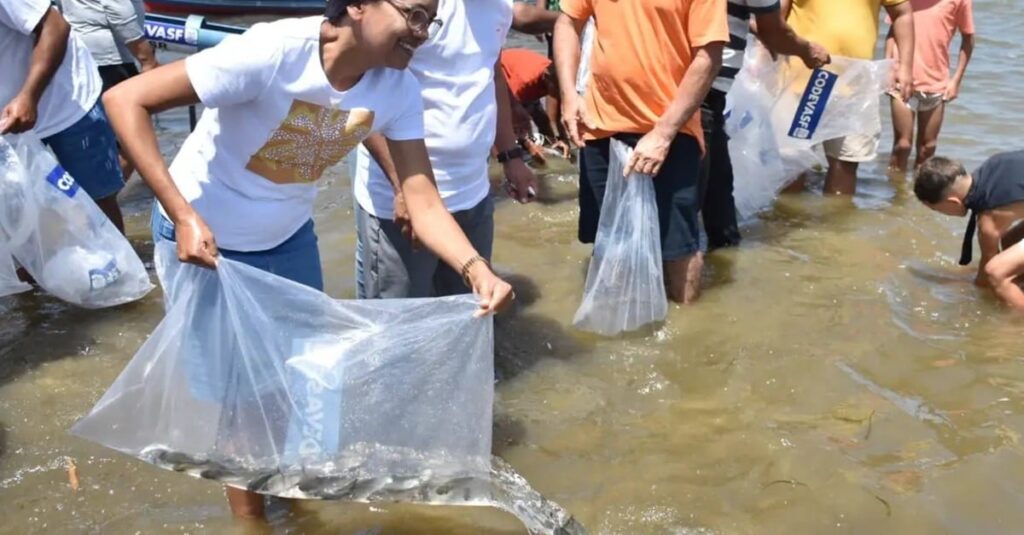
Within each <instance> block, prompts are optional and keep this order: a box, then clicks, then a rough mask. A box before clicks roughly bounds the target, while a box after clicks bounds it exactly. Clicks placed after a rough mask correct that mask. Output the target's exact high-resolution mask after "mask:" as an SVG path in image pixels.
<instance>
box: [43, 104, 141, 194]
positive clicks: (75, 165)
mask: <svg viewBox="0 0 1024 535" xmlns="http://www.w3.org/2000/svg"><path fill="white" fill-rule="evenodd" d="M43 143H46V144H47V145H48V146H49V147H50V149H51V150H52V151H53V153H54V154H55V155H56V156H57V161H58V162H60V166H61V167H63V168H64V170H65V171H67V172H68V174H70V175H71V176H72V177H74V179H75V182H78V183H79V184H81V186H82V189H84V190H85V192H86V193H88V194H89V196H90V197H92V198H93V200H97V201H98V200H100V199H106V198H107V197H110V196H111V195H117V192H119V191H121V188H123V187H124V176H123V175H122V174H121V164H120V163H119V162H118V159H117V138H116V137H114V131H113V130H111V128H110V122H109V121H107V114H106V112H105V111H104V110H103V103H101V102H100V101H99V100H97V101H96V105H94V106H93V107H92V109H91V110H89V112H88V113H86V114H85V117H82V118H81V119H79V120H78V122H77V123H75V124H73V125H71V126H69V127H67V128H65V129H64V130H61V131H60V132H57V133H56V134H54V135H52V136H50V137H47V138H43Z"/></svg>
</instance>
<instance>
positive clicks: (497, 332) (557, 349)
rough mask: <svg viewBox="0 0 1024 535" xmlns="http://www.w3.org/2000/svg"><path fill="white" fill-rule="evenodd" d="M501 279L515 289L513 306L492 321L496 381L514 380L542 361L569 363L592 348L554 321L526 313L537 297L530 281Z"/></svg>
mask: <svg viewBox="0 0 1024 535" xmlns="http://www.w3.org/2000/svg"><path fill="white" fill-rule="evenodd" d="M502 276H503V277H504V278H505V280H507V281H508V282H509V283H510V284H512V286H513V287H514V288H515V289H516V303H517V306H516V308H515V309H513V310H511V311H508V312H506V313H505V314H501V315H498V316H496V317H495V320H494V367H495V375H496V376H497V378H498V381H499V382H504V381H509V380H511V379H513V378H515V377H516V376H518V375H520V374H521V373H523V372H525V371H527V370H529V369H530V368H532V367H533V366H534V365H535V364H537V363H538V362H540V361H541V360H543V359H548V358H554V359H559V360H569V359H572V358H573V357H574V356H576V355H581V354H587V353H589V352H590V351H591V350H592V349H593V343H591V342H586V341H584V340H583V339H582V338H579V337H576V336H573V335H572V334H571V333H569V332H568V331H566V329H565V328H563V327H562V324H561V323H559V322H557V321H555V320H554V319H551V318H549V317H546V316H542V315H540V314H534V313H530V312H527V311H526V309H528V308H529V306H530V305H531V304H533V303H534V302H536V301H537V300H538V299H539V298H540V297H541V292H540V289H539V288H538V286H537V285H536V284H535V283H534V282H533V281H532V280H531V279H529V278H528V277H524V276H522V275H509V274H502Z"/></svg>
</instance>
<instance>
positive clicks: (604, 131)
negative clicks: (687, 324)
mask: <svg viewBox="0 0 1024 535" xmlns="http://www.w3.org/2000/svg"><path fill="white" fill-rule="evenodd" d="M561 9H562V14H561V15H560V16H559V18H558V21H557V22H555V65H556V66H557V71H558V80H559V86H560V87H561V92H562V122H563V124H564V125H565V128H566V131H567V132H568V133H569V137H570V138H571V139H572V140H573V142H574V143H575V144H576V145H578V146H580V147H581V150H580V196H579V203H580V218H579V239H580V241H582V242H584V243H593V241H594V239H595V238H596V235H597V224H598V220H599V218H600V209H601V202H602V200H603V198H604V189H605V183H606V180H607V177H608V160H609V154H608V153H609V146H610V144H609V139H610V138H612V137H614V138H616V139H619V140H621V141H623V142H625V143H627V144H629V145H631V146H633V147H634V150H633V153H632V156H631V157H630V160H629V162H627V164H626V173H627V174H628V173H630V172H638V173H643V174H647V175H652V176H654V189H655V197H656V199H657V205H658V220H659V221H658V222H659V226H660V230H661V254H662V260H663V261H664V272H665V283H666V286H667V287H668V296H669V298H670V299H672V300H673V301H676V302H680V303H691V302H693V301H694V300H696V299H697V297H698V295H699V294H700V278H701V272H702V270H703V266H704V257H703V253H702V252H701V250H700V227H699V223H698V214H699V210H700V197H699V191H698V190H699V186H698V182H699V174H700V159H701V154H702V153H703V151H704V139H703V137H704V136H703V130H702V128H701V122H700V105H701V102H703V100H704V97H705V96H706V95H707V93H708V90H709V89H710V88H711V83H712V81H713V80H714V78H715V75H716V74H717V73H718V69H719V67H721V64H722V49H723V47H724V46H725V43H727V42H728V41H729V26H728V23H727V18H726V0H647V1H644V2H627V1H622V0H562V2H561ZM590 17H593V18H594V22H595V35H594V47H593V50H592V54H593V55H592V56H591V65H590V72H591V76H590V81H589V82H588V84H587V89H586V95H585V96H584V97H582V98H581V97H580V96H579V95H578V94H577V93H576V91H575V86H576V83H575V82H576V69H577V66H578V64H579V57H580V35H581V34H582V32H583V27H584V25H585V24H586V21H587V19H588V18H590Z"/></svg>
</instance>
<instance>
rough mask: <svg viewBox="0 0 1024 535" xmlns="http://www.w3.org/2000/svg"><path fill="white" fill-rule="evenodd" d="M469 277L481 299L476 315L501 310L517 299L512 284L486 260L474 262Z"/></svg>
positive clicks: (474, 290) (471, 284) (474, 291)
mask: <svg viewBox="0 0 1024 535" xmlns="http://www.w3.org/2000/svg"><path fill="white" fill-rule="evenodd" d="M468 277H469V284H470V286H472V288H473V294H475V295H476V296H477V299H479V300H480V308H479V309H477V311H476V313H474V316H476V317H481V316H486V315H488V314H494V313H497V312H501V311H502V310H505V309H506V308H508V307H509V306H510V305H511V304H512V301H515V299H516V293H515V292H514V291H512V285H511V284H509V283H507V282H505V281H504V280H502V279H501V278H499V277H498V276H497V275H495V274H494V272H493V271H491V268H490V267H489V266H488V265H487V263H486V262H477V263H476V264H474V265H473V266H472V267H471V268H470V270H469V273H468Z"/></svg>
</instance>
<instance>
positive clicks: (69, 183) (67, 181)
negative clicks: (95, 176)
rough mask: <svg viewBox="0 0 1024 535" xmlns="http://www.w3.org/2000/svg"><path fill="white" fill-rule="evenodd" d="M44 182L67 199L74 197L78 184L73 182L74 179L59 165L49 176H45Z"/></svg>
mask: <svg viewBox="0 0 1024 535" xmlns="http://www.w3.org/2000/svg"><path fill="white" fill-rule="evenodd" d="M46 181H47V182H49V183H50V184H51V185H52V186H53V187H55V188H57V189H59V190H60V191H61V192H63V193H64V195H67V196H68V197H74V196H75V194H76V193H78V187H79V186H78V182H75V179H74V178H72V177H71V175H69V174H68V172H67V171H65V170H64V168H63V167H61V166H59V165H58V166H57V167H54V168H53V171H50V174H48V175H46Z"/></svg>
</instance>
